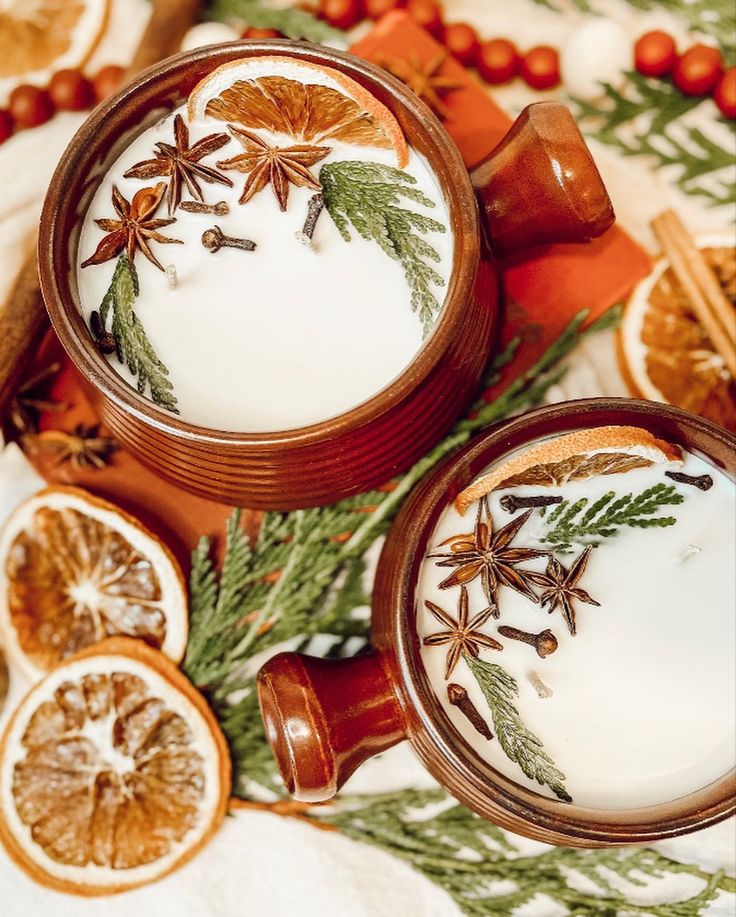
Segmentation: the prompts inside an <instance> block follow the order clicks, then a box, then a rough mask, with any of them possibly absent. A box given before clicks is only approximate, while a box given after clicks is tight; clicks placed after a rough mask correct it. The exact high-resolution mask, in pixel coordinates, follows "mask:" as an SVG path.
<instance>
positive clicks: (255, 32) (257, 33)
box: [240, 25, 281, 38]
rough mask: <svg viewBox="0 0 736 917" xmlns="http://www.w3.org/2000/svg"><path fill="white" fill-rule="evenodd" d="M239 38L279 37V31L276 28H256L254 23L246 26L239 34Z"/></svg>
mask: <svg viewBox="0 0 736 917" xmlns="http://www.w3.org/2000/svg"><path fill="white" fill-rule="evenodd" d="M240 37H241V38H280V37H281V32H279V31H277V30H276V29H258V28H256V27H255V26H254V25H251V26H248V28H247V29H246V30H245V31H244V32H243V34H242V35H241V36H240Z"/></svg>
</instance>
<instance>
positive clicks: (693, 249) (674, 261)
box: [652, 210, 736, 378]
mask: <svg viewBox="0 0 736 917" xmlns="http://www.w3.org/2000/svg"><path fill="white" fill-rule="evenodd" d="M652 229H653V230H654V232H655V234H656V236H657V238H658V239H659V241H660V243H661V245H662V249H663V251H664V253H665V255H666V256H667V258H668V259H669V262H670V264H671V265H672V270H673V271H674V273H675V276H676V277H677V279H678V280H679V282H680V284H681V285H682V288H683V289H684V290H685V293H686V295H687V297H688V299H689V301H690V304H691V306H692V309H693V312H694V313H695V315H696V317H697V319H698V321H699V322H700V324H701V325H702V326H703V329H704V330H705V333H706V334H707V335H708V337H709V338H710V340H711V343H712V344H713V347H714V348H715V349H716V351H717V352H718V353H719V354H720V355H721V357H722V358H723V362H724V363H725V365H726V369H727V370H728V371H729V373H730V374H731V376H732V377H734V378H736V311H735V310H734V307H733V306H732V305H731V303H730V302H729V300H728V299H727V298H726V295H725V293H724V292H723V290H722V289H721V285H720V283H719V282H718V278H717V277H716V276H715V274H714V273H713V271H712V270H711V268H710V266H709V265H708V263H707V262H706V260H705V258H704V257H703V253H702V252H701V251H700V249H699V248H698V247H697V246H696V244H695V242H694V241H693V239H692V237H691V236H690V235H689V233H688V231H687V230H686V229H685V227H684V226H683V224H682V222H681V221H680V219H679V217H678V216H677V214H676V213H674V211H672V210H665V211H664V212H663V213H661V214H659V216H657V217H655V218H654V220H652Z"/></svg>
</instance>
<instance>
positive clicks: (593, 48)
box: [560, 18, 634, 99]
mask: <svg viewBox="0 0 736 917" xmlns="http://www.w3.org/2000/svg"><path fill="white" fill-rule="evenodd" d="M633 66H634V50H633V42H632V40H631V38H630V37H629V36H628V35H627V34H626V32H625V31H624V30H623V29H622V28H621V26H620V25H618V23H616V22H613V21H612V20H610V19H601V18H595V19H588V20H586V21H585V22H584V23H583V24H582V25H580V26H578V27H577V28H576V29H574V31H572V32H571V33H570V35H569V37H568V39H567V41H566V42H565V43H564V45H563V46H562V50H561V51H560V76H561V78H562V83H563V85H564V87H565V89H566V90H567V91H568V92H569V93H570V95H572V96H577V97H578V98H581V99H596V98H598V97H599V96H601V95H602V94H603V89H602V88H601V83H610V84H611V85H612V86H620V85H621V83H622V75H623V73H624V71H626V70H631V69H632V68H633Z"/></svg>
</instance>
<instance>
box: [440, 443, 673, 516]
mask: <svg viewBox="0 0 736 917" xmlns="http://www.w3.org/2000/svg"><path fill="white" fill-rule="evenodd" d="M655 464H678V465H679V464H682V452H681V451H680V449H679V448H678V447H677V446H673V445H672V443H668V442H665V441H664V440H662V439H657V438H656V436H653V435H652V434H651V433H650V432H649V431H648V430H643V429H642V428H641V427H617V426H609V427H594V428H592V429H589V430H576V431H575V432H574V433H567V434H565V435H564V436H557V437H555V438H554V439H546V440H543V441H542V442H540V443H537V444H536V445H535V446H531V447H530V448H529V449H525V450H524V451H523V452H519V453H518V454H516V455H514V456H512V457H511V458H510V459H508V461H506V462H503V463H502V464H501V465H499V466H498V467H497V468H494V469H493V470H492V471H490V472H489V473H488V474H485V475H483V477H481V478H478V480H477V481H475V482H474V483H473V484H471V485H470V487H466V488H465V490H463V491H462V492H461V493H460V494H458V496H457V498H456V499H455V506H456V507H457V510H458V512H459V513H461V514H462V513H464V512H465V510H466V509H467V508H468V507H469V506H470V504H471V503H474V502H475V501H476V500H479V499H480V498H481V497H484V496H486V494H489V493H490V492H491V491H492V490H503V489H507V488H509V487H521V486H522V485H523V484H530V485H532V486H535V487H559V486H560V485H561V484H565V483H567V482H568V481H582V480H584V479H585V478H591V477H595V476H597V475H603V474H624V473H625V472H627V471H633V470H634V469H635V468H647V467H649V466H650V465H655Z"/></svg>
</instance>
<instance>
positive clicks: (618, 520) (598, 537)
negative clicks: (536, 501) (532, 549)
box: [540, 484, 685, 551]
mask: <svg viewBox="0 0 736 917" xmlns="http://www.w3.org/2000/svg"><path fill="white" fill-rule="evenodd" d="M684 499H685V498H684V496H683V495H682V494H681V493H678V491H677V489H676V488H675V486H674V485H672V484H654V485H653V486H652V487H648V488H647V489H646V490H643V491H642V492H641V493H638V494H633V493H630V494H624V495H623V496H620V497H617V496H616V493H615V491H613V490H609V491H608V493H605V494H603V496H602V497H599V498H598V500H596V501H595V502H594V503H592V504H590V505H588V504H589V503H590V500H589V499H588V498H587V497H581V498H580V499H579V500H576V501H575V502H574V503H571V502H570V500H563V501H562V503H558V504H557V506H555V508H554V509H553V510H552V511H551V512H550V513H546V512H543V511H542V510H546V507H543V508H542V510H540V515H542V517H543V518H544V519H545V521H546V523H547V526H548V531H547V532H546V533H545V534H544V536H543V537H542V539H541V540H542V542H544V543H545V544H550V545H553V546H554V547H555V548H556V549H558V550H560V551H570V550H571V549H572V545H573V544H574V543H584V544H594V545H597V544H600V542H601V541H602V540H603V539H605V538H613V537H614V536H615V535H618V533H619V530H620V529H621V528H622V527H629V528H637V529H650V528H667V527H668V526H671V525H674V524H675V523H676V522H677V519H676V518H675V517H674V516H656V515H655V513H656V512H657V511H658V510H660V509H661V508H662V507H663V506H678V505H679V504H680V503H682V502H683V500H684Z"/></svg>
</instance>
